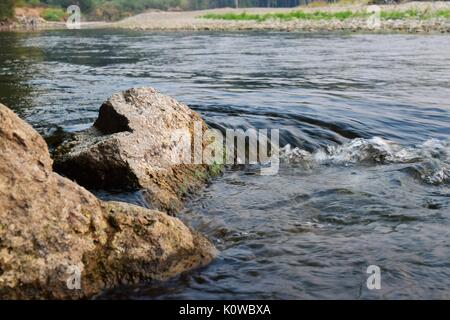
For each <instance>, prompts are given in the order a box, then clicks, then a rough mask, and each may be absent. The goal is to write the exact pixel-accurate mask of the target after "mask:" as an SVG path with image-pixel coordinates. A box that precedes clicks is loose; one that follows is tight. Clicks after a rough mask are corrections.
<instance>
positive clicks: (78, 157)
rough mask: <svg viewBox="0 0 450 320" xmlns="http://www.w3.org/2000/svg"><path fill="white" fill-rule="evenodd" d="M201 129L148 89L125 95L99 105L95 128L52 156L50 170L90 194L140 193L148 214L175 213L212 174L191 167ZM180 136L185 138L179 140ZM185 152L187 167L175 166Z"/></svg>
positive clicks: (191, 116) (194, 118)
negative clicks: (106, 191) (95, 191)
mask: <svg viewBox="0 0 450 320" xmlns="http://www.w3.org/2000/svg"><path fill="white" fill-rule="evenodd" d="M206 129H207V127H206V124H205V123H204V122H203V120H202V119H201V117H200V116H199V115H198V114H197V113H195V112H194V111H192V110H191V109H189V108H188V107H187V106H185V105H183V104H181V103H179V102H177V101H176V100H174V99H173V98H170V97H167V96H165V95H162V94H160V93H159V92H157V91H156V90H154V89H152V88H138V89H130V90H127V91H125V92H121V93H118V94H114V95H113V96H112V97H111V98H109V99H108V100H107V101H106V102H104V103H103V105H102V106H101V108H100V112H99V117H98V119H97V121H96V122H95V123H94V126H93V127H92V128H90V129H88V130H86V131H84V132H80V133H77V134H75V135H74V137H73V139H72V140H70V141H69V142H67V143H65V144H63V145H62V146H60V147H59V148H58V149H57V150H56V152H55V156H54V159H55V170H56V171H57V172H60V173H62V174H63V175H65V176H67V177H69V178H70V179H73V180H75V181H77V183H79V184H81V185H83V186H85V187H89V188H97V189H117V188H119V189H143V190H145V192H144V194H145V195H146V198H147V200H148V202H149V204H150V206H151V208H155V209H160V210H164V211H166V212H169V213H175V212H176V211H178V210H179V209H180V208H181V206H182V205H181V199H182V197H183V196H184V195H186V194H187V193H189V192H190V191H193V190H196V189H198V187H200V186H201V185H202V184H203V183H204V182H205V180H206V179H207V177H208V176H209V173H210V172H211V170H210V169H211V167H208V166H206V165H203V164H193V162H194V161H193V160H194V154H195V153H197V154H201V153H202V150H203V148H204V147H205V145H204V144H203V141H202V138H201V135H202V133H203V132H204V131H205V130H206ZM182 132H186V133H188V134H189V135H190V138H189V139H188V140H186V139H182V138H180V137H181V135H179V133H182ZM198 133H200V136H199V135H198ZM194 136H197V137H198V136H199V137H200V138H199V139H197V142H196V143H199V145H196V144H195V143H194ZM195 146H197V147H195ZM191 148H192V150H191ZM186 150H189V152H191V151H192V153H191V155H190V157H191V158H189V160H192V162H190V163H186V162H189V161H179V160H180V158H182V159H184V160H185V159H186V157H185V158H183V155H185V154H186V153H185V151H186ZM180 155H181V156H180ZM174 156H175V158H174ZM174 159H175V161H174ZM180 162H183V163H180Z"/></svg>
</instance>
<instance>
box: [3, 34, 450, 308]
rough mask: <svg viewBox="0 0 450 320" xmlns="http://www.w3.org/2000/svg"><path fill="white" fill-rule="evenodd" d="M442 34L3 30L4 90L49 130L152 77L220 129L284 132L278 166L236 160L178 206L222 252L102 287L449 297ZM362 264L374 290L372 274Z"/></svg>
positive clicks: (121, 293) (448, 161)
mask: <svg viewBox="0 0 450 320" xmlns="http://www.w3.org/2000/svg"><path fill="white" fill-rule="evenodd" d="M449 40H450V38H449V36H448V35H428V36H415V35H414V36H411V35H345V34H340V35H338V34H315V35H305V34H297V33H292V34H289V33H229V34H214V33H211V34H210V33H194V34H192V33H178V34H174V33H147V32H123V31H120V32H119V31H74V32H62V31H58V32H45V33H36V34H8V33H4V34H0V41H1V43H2V47H1V49H0V50H1V51H0V101H2V102H3V103H5V104H7V105H9V106H10V107H12V108H13V109H14V110H16V111H18V112H19V114H20V115H21V116H22V117H24V118H25V119H27V120H28V121H29V122H31V123H32V124H33V125H34V126H35V127H36V128H37V129H38V130H39V131H40V132H42V133H43V134H49V133H51V132H52V131H53V130H54V129H55V128H57V127H61V128H62V129H64V130H66V131H76V130H81V129H84V128H86V127H88V126H90V124H91V123H92V122H93V121H94V120H95V118H96V115H97V111H98V108H99V106H100V105H101V102H102V101H103V100H104V99H105V98H106V97H108V96H109V95H111V94H112V93H114V92H117V91H119V90H122V89H126V88H129V87H133V86H154V87H156V88H158V89H159V90H160V91H162V92H164V93H166V94H169V95H172V96H174V97H176V98H177V99H179V100H180V101H183V102H185V103H187V104H188V105H190V106H191V107H192V108H194V109H195V110H197V111H198V112H200V113H201V114H202V116H203V117H204V118H205V119H206V120H207V122H208V123H209V124H210V125H211V126H213V127H216V128H221V129H224V128H230V127H233V128H249V127H255V128H278V129H280V135H281V145H282V146H285V145H287V144H289V147H286V148H284V149H283V161H282V164H281V169H280V173H279V174H278V175H276V176H274V177H264V176H259V175H257V174H255V172H252V170H251V169H248V170H232V169H229V170H228V172H226V174H224V175H223V176H222V177H220V178H218V179H217V180H216V181H214V183H212V184H211V185H209V186H208V187H207V188H205V190H204V191H202V192H201V194H200V195H199V196H198V197H196V198H195V199H192V200H191V201H190V202H189V203H188V205H187V207H186V209H185V212H183V213H182V214H181V215H180V218H182V219H183V220H184V221H186V222H187V223H188V224H190V225H191V226H192V227H193V228H195V229H197V230H199V231H200V232H202V233H204V234H206V235H207V236H208V237H209V238H210V239H211V240H212V241H214V242H215V244H216V246H217V247H218V248H219V249H220V251H221V254H220V256H219V257H218V258H217V259H216V261H215V262H214V263H212V264H211V265H210V266H208V267H206V268H204V269H202V270H198V271H195V272H190V273H187V274H184V275H181V276H180V277H177V278H175V279H172V280H171V281H169V282H168V283H164V284H160V283H150V284H149V283H146V284H141V285H139V286H136V287H132V288H120V289H116V290H113V291H111V292H108V293H105V295H103V296H102V298H103V297H127V298H217V299H224V298H380V297H384V298H411V297H413V298H450V289H449V288H450V280H449V279H450V259H449V258H450V245H449V240H448V238H449V237H448V232H449V227H450V210H449V208H450V188H449V184H450V183H449V177H450V147H449V145H450V142H449V140H448V139H449V137H450V125H449V123H450V103H449V97H450V86H449V83H450V65H449V63H448V62H449V61H450V41H449ZM99 194H100V196H102V197H104V198H114V199H121V200H125V201H130V202H134V203H138V204H140V205H144V204H143V202H142V198H141V197H140V195H139V193H133V194H124V193H121V194H115V195H111V194H104V193H99ZM371 264H375V265H378V266H380V267H381V272H382V284H381V285H382V289H381V290H379V291H369V290H368V289H367V288H366V285H365V284H366V279H367V276H368V275H367V274H366V273H365V272H366V268H367V266H369V265H371Z"/></svg>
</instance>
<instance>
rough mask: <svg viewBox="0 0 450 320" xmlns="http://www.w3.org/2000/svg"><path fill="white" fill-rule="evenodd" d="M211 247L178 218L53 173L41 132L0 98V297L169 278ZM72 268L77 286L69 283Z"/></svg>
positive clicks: (78, 294) (72, 293) (206, 258)
mask: <svg viewBox="0 0 450 320" xmlns="http://www.w3.org/2000/svg"><path fill="white" fill-rule="evenodd" d="M214 254H215V249H214V247H213V246H212V245H211V244H210V243H209V242H208V241H207V240H206V239H204V238H203V237H202V236H200V235H198V234H197V233H195V232H192V231H191V230H190V229H189V228H187V227H186V226H185V225H184V224H183V223H182V222H181V221H180V220H178V219H176V218H173V217H169V216H168V215H166V214H165V213H161V212H158V211H153V210H148V209H144V208H140V207H136V206H133V205H129V204H124V203H118V202H102V201H100V200H98V199H97V198H96V197H95V196H94V195H92V194H91V193H90V192H88V191H87V190H85V189H84V188H82V187H80V186H78V185H77V184H75V183H74V182H72V181H70V180H68V179H66V178H63V177H61V176H59V175H58V174H56V173H54V172H53V171H52V160H51V158H50V156H49V154H48V150H47V146H46V144H45V142H44V140H43V139H42V138H41V136H40V135H39V134H38V133H37V132H36V131H35V130H33V129H32V128H31V127H30V126H29V125H28V124H26V123H25V122H23V121H22V120H20V119H19V118H18V117H17V116H16V115H15V114H14V113H13V112H12V111H10V110H9V109H8V108H6V107H5V106H3V105H1V104H0V298H4V299H5V298H7V299H15V298H25V299H42V298H58V299H66V298H86V297H90V296H92V295H94V294H96V293H98V292H99V291H101V290H102V289H105V288H110V287H113V286H117V285H120V284H124V283H135V282H138V281H143V280H149V279H166V278H167V277H170V276H173V275H175V274H177V273H179V272H181V271H184V270H188V269H191V268H195V267H198V266H202V265H205V264H207V263H208V262H210V261H211V259H212V258H213V257H214ZM71 268H72V269H71ZM74 270H79V271H80V275H81V278H80V280H81V289H80V290H70V289H69V288H68V287H67V281H68V280H69V279H70V277H71V276H76V272H74Z"/></svg>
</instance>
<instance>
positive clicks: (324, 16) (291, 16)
mask: <svg viewBox="0 0 450 320" xmlns="http://www.w3.org/2000/svg"><path fill="white" fill-rule="evenodd" d="M369 16H370V14H369V13H366V12H362V11H359V12H352V11H338V12H325V11H314V12H304V11H291V12H285V13H266V14H255V13H247V12H242V13H234V12H228V13H224V14H216V13H209V14H206V15H204V16H202V17H201V18H203V19H215V20H234V21H245V20H253V21H258V22H263V21H267V20H282V21H290V20H332V19H337V20H341V21H342V20H347V19H355V18H367V17H369ZM380 17H381V19H382V20H402V19H430V18H447V19H448V18H450V10H440V11H436V12H433V13H428V12H419V11H416V10H407V11H382V12H381V13H380Z"/></svg>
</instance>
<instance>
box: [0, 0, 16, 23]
mask: <svg viewBox="0 0 450 320" xmlns="http://www.w3.org/2000/svg"><path fill="white" fill-rule="evenodd" d="M13 17H14V0H0V21H2V20H7V19H11V18H13Z"/></svg>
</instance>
